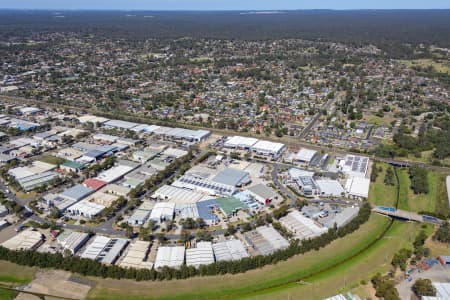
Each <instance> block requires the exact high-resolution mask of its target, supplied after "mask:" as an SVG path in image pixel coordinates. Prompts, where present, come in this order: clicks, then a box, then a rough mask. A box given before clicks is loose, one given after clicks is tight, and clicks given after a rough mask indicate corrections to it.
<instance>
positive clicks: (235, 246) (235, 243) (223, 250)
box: [213, 240, 249, 261]
mask: <svg viewBox="0 0 450 300" xmlns="http://www.w3.org/2000/svg"><path fill="white" fill-rule="evenodd" d="M213 250H214V256H215V257H216V260H217V261H224V260H240V259H242V258H244V257H249V254H248V252H247V250H246V249H245V246H244V244H243V243H242V242H241V241H240V240H229V241H225V242H219V243H217V244H214V245H213Z"/></svg>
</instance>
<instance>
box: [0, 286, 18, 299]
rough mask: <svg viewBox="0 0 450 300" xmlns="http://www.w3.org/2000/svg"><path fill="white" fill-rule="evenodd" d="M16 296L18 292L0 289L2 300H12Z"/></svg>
mask: <svg viewBox="0 0 450 300" xmlns="http://www.w3.org/2000/svg"><path fill="white" fill-rule="evenodd" d="M18 294H19V293H18V292H14V291H10V290H4V289H2V288H1V287H0V299H2V300H13V299H15V298H16V297H17V295H18Z"/></svg>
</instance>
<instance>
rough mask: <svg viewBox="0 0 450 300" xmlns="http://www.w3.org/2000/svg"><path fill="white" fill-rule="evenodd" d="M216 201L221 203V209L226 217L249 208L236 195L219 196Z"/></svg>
mask: <svg viewBox="0 0 450 300" xmlns="http://www.w3.org/2000/svg"><path fill="white" fill-rule="evenodd" d="M216 202H217V204H218V205H219V208H220V210H221V211H222V213H223V214H224V215H225V216H226V217H230V216H232V215H234V214H235V213H237V212H238V211H239V210H245V209H248V206H247V204H245V203H243V202H241V201H240V200H239V199H237V198H234V197H222V198H218V199H216Z"/></svg>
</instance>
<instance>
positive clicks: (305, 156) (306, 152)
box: [295, 148, 317, 163]
mask: <svg viewBox="0 0 450 300" xmlns="http://www.w3.org/2000/svg"><path fill="white" fill-rule="evenodd" d="M316 153H317V151H315V150H311V149H306V148H302V149H300V151H298V153H297V155H296V156H295V159H296V160H299V161H303V162H307V163H309V162H310V161H311V160H312V159H313V157H314V155H316Z"/></svg>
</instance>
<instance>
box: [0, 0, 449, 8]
mask: <svg viewBox="0 0 450 300" xmlns="http://www.w3.org/2000/svg"><path fill="white" fill-rule="evenodd" d="M0 8H13V9H118V10H283V9H286V10H287V9H450V0H0Z"/></svg>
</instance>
